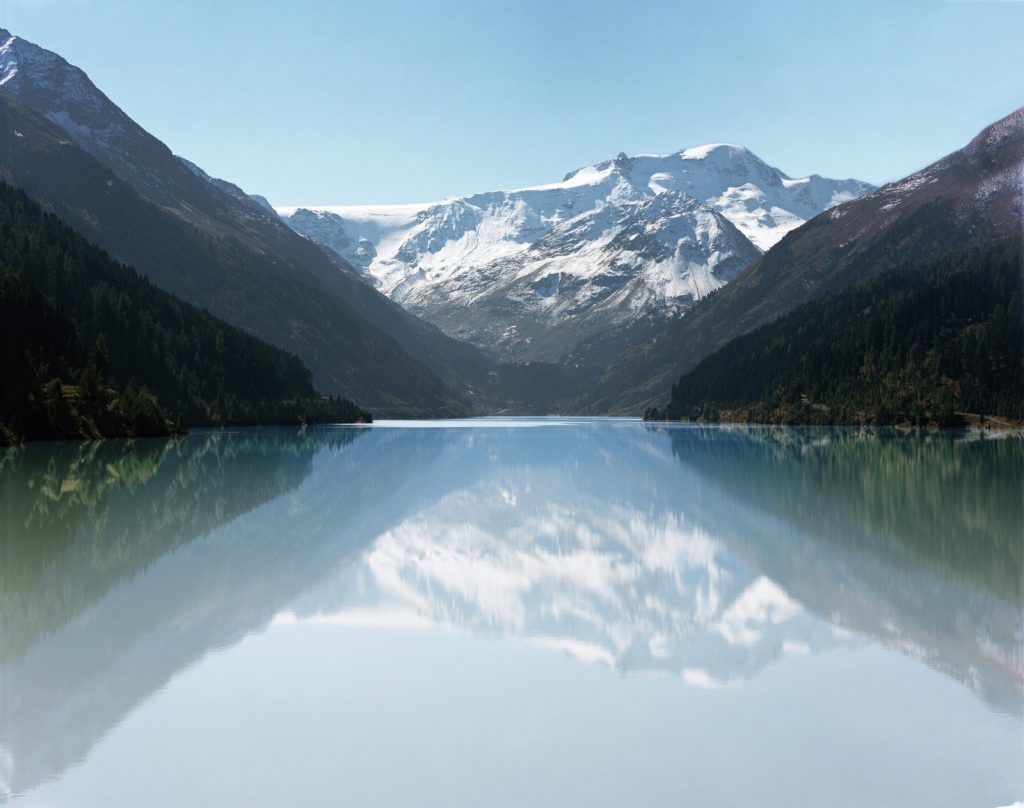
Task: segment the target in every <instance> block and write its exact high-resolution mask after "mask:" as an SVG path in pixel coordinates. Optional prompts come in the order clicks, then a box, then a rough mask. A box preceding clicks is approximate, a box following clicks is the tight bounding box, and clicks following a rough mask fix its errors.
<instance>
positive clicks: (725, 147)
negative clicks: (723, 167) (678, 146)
mask: <svg viewBox="0 0 1024 808" xmlns="http://www.w3.org/2000/svg"><path fill="white" fill-rule="evenodd" d="M679 156H680V157H682V158H683V159H684V160H706V159H708V158H709V157H712V156H714V157H717V158H719V159H726V160H734V159H736V158H739V157H748V156H753V153H752V152H751V151H750V149H748V148H747V147H746V146H740V145H739V144H737V143H705V144H704V145H703V146H692V147H690V148H689V149H682V150H681V151H680V152H679Z"/></svg>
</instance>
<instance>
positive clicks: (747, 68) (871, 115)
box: [0, 0, 1024, 205]
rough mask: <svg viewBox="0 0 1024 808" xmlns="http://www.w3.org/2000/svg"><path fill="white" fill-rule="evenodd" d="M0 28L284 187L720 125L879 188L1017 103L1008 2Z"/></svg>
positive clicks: (278, 9) (333, 13) (181, 138)
mask: <svg viewBox="0 0 1024 808" xmlns="http://www.w3.org/2000/svg"><path fill="white" fill-rule="evenodd" d="M0 25H2V26H4V27H7V28H9V29H11V30H12V31H13V32H14V33H16V34H18V35H20V36H23V37H25V38H27V39H30V40H32V41H34V42H37V43H38V44H40V45H43V46H45V47H47V48H50V49H51V50H55V51H57V52H59V53H61V54H62V55H63V56H65V57H66V58H67V59H69V60H70V61H72V62H74V63H75V64H77V65H78V66H80V67H82V68H83V69H84V70H85V71H86V72H87V73H89V75H90V76H91V77H92V79H93V80H94V81H95V82H96V83H97V84H98V85H99V86H100V87H101V89H103V90H104V91H105V92H106V93H107V94H108V95H109V96H110V97H111V98H112V99H113V100H114V101H115V102H117V103H118V104H119V105H120V106H121V107H122V108H123V109H124V110H125V111H126V112H128V114H129V115H131V116H132V117H133V118H135V119H136V120H137V121H138V122H139V123H141V124H142V125H143V126H144V127H146V128H147V129H148V130H150V131H151V132H153V133H154V134H155V135H157V136H158V137H159V138H161V139H162V140H163V141H164V142H165V143H167V144H168V145H169V146H170V147H171V148H172V149H173V150H174V151H175V152H177V153H179V154H182V155H184V156H186V157H188V158H189V159H191V160H193V161H195V162H196V163H198V164H199V165H201V166H202V167H203V168H205V169H206V170H207V171H209V172H210V173H212V174H215V175H217V176H221V177H224V178H226V179H230V180H232V181H234V182H237V183H238V184H240V185H242V187H244V188H245V189H246V190H248V191H250V192H258V193H262V194H265V195H266V196H268V197H269V198H270V199H271V201H272V202H274V204H279V205H293V204H332V203H333V204H349V203H360V202H365V203H381V202H415V201H426V200H431V199H437V198H441V197H445V196H451V195H462V194H467V193H472V192H474V191H483V190H491V189H496V188H512V187H521V186H524V185H532V184H537V183H542V182H550V181H554V180H557V179H560V178H561V177H562V176H563V175H564V174H565V173H566V172H567V171H570V170H572V169H574V168H577V167H579V166H582V165H586V164H589V163H593V162H597V161H600V160H603V159H607V158H608V157H612V156H614V155H615V154H617V153H618V152H620V151H625V152H627V153H638V152H669V151H673V150H676V149H679V148H683V147H686V146H692V145H697V144H701V143H707V142H718V141H725V142H733V143H742V144H744V145H746V146H748V147H749V148H750V149H752V150H753V151H754V152H755V153H757V154H758V155H759V156H761V157H762V158H763V159H765V160H766V161H767V162H769V163H771V164H773V165H776V166H778V167H779V168H781V169H782V170H783V171H786V172H787V173H789V174H790V175H792V176H802V175H804V174H808V173H812V172H816V173H819V174H824V175H826V176H834V177H857V178H859V179H866V180H870V181H872V182H876V183H878V182H883V181H886V180H889V179H894V178H897V177H900V176H903V175H905V174H907V173H909V172H911V171H913V170H915V169H917V168H920V167H921V166H923V165H925V164H927V163H929V162H931V161H932V160H934V159H936V158H938V157H940V156H941V155H943V154H945V153H947V152H949V151H951V150H953V149H955V148H958V147H959V146H961V145H963V144H964V143H965V142H966V141H967V140H969V139H970V138H971V137H972V136H973V135H974V134H975V133H976V132H977V131H978V130H979V129H981V128H982V127H983V126H985V125H986V124H987V123H990V122H991V121H993V120H995V119H997V118H999V117H1002V116H1003V115H1005V114H1007V113H1009V112H1010V111H1012V110H1013V109H1015V108H1017V107H1018V106H1021V105H1024V60H1022V57H1021V53H1022V50H1021V42H1022V41H1024V2H1014V0H883V1H882V2H869V1H868V0H856V2H854V1H853V0H850V2H829V1H828V0H807V1H806V2H805V1H804V0H773V1H772V2H768V1H767V0H765V2H758V0H706V1H702V2H696V1H695V2H683V1H682V0H676V1H675V2H669V1H668V0H663V1H662V2H654V1H653V0H632V1H631V2H628V3H627V2H602V0H589V1H586V2H585V1H583V0H543V1H542V0H372V1H371V0H360V2H348V1H347V0H346V1H338V2H327V0H324V1H323V2H313V1H312V0H289V1H288V2H282V0H245V2H242V1H241V0H238V2H225V1H224V0H175V2H159V3H158V2H148V1H147V2H140V0H0Z"/></svg>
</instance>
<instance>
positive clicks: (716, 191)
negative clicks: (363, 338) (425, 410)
mask: <svg viewBox="0 0 1024 808" xmlns="http://www.w3.org/2000/svg"><path fill="white" fill-rule="evenodd" d="M870 190H872V186H870V185H868V184H867V183H863V182H859V181H856V180H831V179H825V178H823V177H819V176H816V175H812V176H810V177H804V178H798V179H793V178H791V177H789V176H788V175H786V174H784V173H783V172H781V171H779V170H778V169H776V168H773V167H772V166H770V165H768V164H767V163H765V162H764V161H762V160H761V159H760V158H758V157H757V156H756V155H754V154H753V153H752V152H750V151H749V150H748V149H746V148H744V147H742V146H737V145H731V144H721V143H718V144H708V145H704V146H696V147H693V148H689V149H683V150H681V151H679V152H675V153H673V154H667V155H661V154H639V155H636V156H633V157H630V156H628V155H626V154H622V153H620V154H619V155H618V156H616V157H615V158H613V159H611V160H606V161H604V162H601V163H597V164H595V165H590V166H584V167H583V168H579V169H577V170H575V171H571V172H569V173H568V174H566V175H565V177H564V178H563V179H562V180H561V181H560V182H553V183H548V184H542V185H534V186H529V187H526V188H519V189H516V190H511V191H491V192H486V193H479V194H473V195H471V196H467V197H461V198H453V199H446V200H442V201H440V202H435V203H425V204H421V205H384V206H365V205H364V206H351V207H350V206H337V207H324V208H303V207H291V208H278V209H277V210H278V212H279V213H280V214H281V216H282V217H283V218H284V219H285V220H286V221H287V222H288V223H289V224H290V225H291V226H292V227H293V228H294V229H296V230H297V231H298V232H300V233H302V234H304V235H306V236H308V237H310V238H312V239H313V240H315V241H317V242H319V243H320V244H322V245H323V246H325V247H327V248H329V249H331V250H334V251H335V252H337V253H338V254H339V255H341V256H342V257H344V258H346V259H347V260H349V261H350V262H351V263H353V264H354V265H355V266H357V267H358V268H360V269H361V270H362V271H363V272H364V273H365V275H366V277H367V279H368V280H369V281H370V282H372V283H373V284H374V285H376V286H377V287H378V288H380V289H381V291H383V292H385V293H386V294H388V295H390V296H391V297H393V298H394V299H395V300H397V301H399V302H400V303H402V304H403V305H405V306H406V307H408V308H410V309H411V310H413V311H415V312H416V313H418V314H420V315H421V316H424V317H426V318H427V319H428V320H432V321H433V322H435V323H436V324H437V325H439V326H440V327H441V328H442V329H444V330H446V331H448V332H449V333H450V334H452V335H453V336H458V337H460V338H466V339H469V340H470V341H472V342H475V343H476V344H478V345H480V346H481V347H485V348H487V349H490V350H492V351H497V352H498V353H499V354H500V355H501V356H503V357H507V358H517V359H520V358H538V359H548V360H553V359H557V358H559V356H560V355H561V353H562V352H564V351H565V350H566V348H567V344H568V343H567V341H566V339H565V338H561V337H560V338H558V339H556V340H553V341H551V344H550V345H545V343H546V341H547V336H548V332H551V331H552V330H559V329H561V330H564V327H565V326H567V325H569V324H573V323H575V324H576V325H577V326H578V327H579V328H580V329H582V331H581V332H580V334H579V336H580V337H581V338H587V335H588V334H589V333H590V332H593V333H594V334H597V333H599V332H600V331H601V330H602V329H605V328H607V327H610V326H614V327H619V326H629V325H631V324H632V323H634V322H636V321H638V320H642V319H645V318H649V317H651V316H652V315H653V316H654V317H656V318H659V317H660V318H664V317H674V316H678V315H679V314H680V313H682V312H684V311H685V310H686V308H688V307H689V305H691V304H692V303H693V302H694V301H695V300H697V299H699V298H700V297H701V296H702V294H703V293H706V292H708V291H712V290H713V289H715V288H717V287H719V286H721V285H722V284H724V283H726V282H727V281H728V280H729V279H730V278H731V277H733V276H734V275H735V274H736V273H738V272H739V271H740V270H741V269H742V268H743V267H744V266H745V265H746V264H747V263H749V262H750V261H751V260H753V258H755V257H756V256H757V255H758V254H759V253H760V252H761V251H763V250H767V249H768V248H769V247H771V246H772V245H773V244H775V243H776V242H777V241H778V240H779V239H781V238H782V237H783V236H784V235H785V234H786V233H788V232H789V231H790V230H792V229H794V228H796V227H798V226H799V225H801V224H803V223H804V222H805V221H807V220H808V219H810V218H811V217H813V216H816V215H817V214H819V213H821V212H822V211H824V210H826V209H827V208H829V207H831V206H833V205H836V204H839V203H841V202H844V201H847V200H849V199H853V198H855V197H858V196H861V195H863V194H864V193H867V192H869V191H870ZM556 278H557V280H555V279H556ZM468 306H472V309H473V310H472V311H469V310H468V309H467V307H468ZM598 311H600V312H603V315H602V316H597V312H598ZM481 312H486V314H484V315H481V314H480V313H481ZM584 321H586V322H587V323H589V324H590V325H589V326H588V327H587V328H584V327H583V323H584ZM527 332H528V333H529V335H528V336H527Z"/></svg>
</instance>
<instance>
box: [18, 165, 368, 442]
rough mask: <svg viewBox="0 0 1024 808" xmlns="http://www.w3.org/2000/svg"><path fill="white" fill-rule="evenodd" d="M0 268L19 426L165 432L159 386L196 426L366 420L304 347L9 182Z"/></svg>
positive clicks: (85, 433) (59, 432)
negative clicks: (94, 237) (251, 329)
mask: <svg viewBox="0 0 1024 808" xmlns="http://www.w3.org/2000/svg"><path fill="white" fill-rule="evenodd" d="M0 272H3V273H4V274H5V275H6V276H8V280H7V281H6V282H5V284H4V287H5V290H4V291H5V294H4V306H5V309H4V311H5V317H4V322H3V328H4V340H3V351H4V355H5V357H6V361H5V363H4V368H5V373H4V385H3V395H2V396H0V432H7V433H8V435H9V437H13V438H25V439H30V440H31V439H46V438H62V437H67V438H72V437H73V438H95V437H99V436H101V435H102V436H125V435H145V434H167V429H168V428H167V426H166V424H165V420H166V418H165V417H164V415H163V414H162V413H160V412H158V411H157V405H156V402H154V401H152V400H151V399H152V394H155V395H156V397H157V400H158V401H159V408H160V409H162V411H163V412H165V413H167V415H168V416H169V417H170V418H173V419H175V420H178V421H180V422H183V423H185V424H188V425H211V424H225V423H228V424H244V423H298V422H299V421H300V420H304V421H309V420H331V421H354V420H368V419H369V415H368V414H367V413H365V412H362V411H361V410H359V409H358V408H356V407H355V406H354V405H353V404H352V403H351V402H350V401H347V400H337V399H325V398H323V397H321V396H319V395H318V394H317V393H316V391H315V390H314V389H313V385H312V383H311V381H310V372H309V370H308V369H307V368H306V367H305V366H304V365H303V364H302V362H301V361H300V360H299V359H298V358H297V357H295V356H294V355H292V354H288V353H285V352H284V351H281V350H280V349H278V348H274V347H272V346H270V345H267V344H266V343H264V342H262V341H260V340H258V339H256V338H255V337H253V336H250V335H249V334H246V333H244V332H242V331H240V330H239V329H237V328H234V327H232V326H230V325H228V324H227V323H225V322H223V321H222V320H218V319H217V318H215V317H214V316H212V315H211V314H209V313H207V312H205V311H201V310H199V309H196V308H195V307H193V306H190V305H188V304H186V303H182V302H181V301H180V300H177V299H176V298H174V297H173V296H172V295H170V294H169V293H167V292H164V291H162V290H160V289H157V288H155V287H154V286H153V285H152V284H151V283H149V282H148V281H146V280H145V279H143V278H141V277H139V275H138V274H137V273H136V272H135V271H134V270H132V269H130V268H129V267H125V266H121V265H119V264H117V263H116V262H115V261H113V260H111V259H110V257H109V256H107V255H106V254H105V253H103V251H102V250H100V249H98V248H97V247H95V246H93V245H91V244H89V243H88V242H87V241H86V240H85V239H84V238H82V237H81V236H80V235H78V234H77V233H75V232H74V231H72V230H71V229H70V228H69V227H68V226H67V225H66V224H64V223H63V222H61V221H60V220H59V219H58V218H57V217H56V216H54V215H53V214H49V213H45V212H44V211H43V210H42V209H41V208H40V206H39V205H38V204H36V203H35V202H33V201H32V200H30V199H29V198H28V197H27V196H26V195H25V194H24V192H22V191H19V190H16V189H14V188H12V187H11V186H9V185H7V184H5V183H0ZM90 346H93V347H92V349H91V350H89V351H87V350H86V348H89V347H90ZM54 380H57V383H55V382H54ZM114 385H116V386H117V388H118V389H114V390H111V389H109V388H111V387H112V386H114ZM140 387H141V388H142V390H140V389H139V388H140ZM62 388H73V389H62Z"/></svg>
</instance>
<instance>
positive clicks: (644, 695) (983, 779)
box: [0, 418, 1024, 808]
mask: <svg viewBox="0 0 1024 808" xmlns="http://www.w3.org/2000/svg"><path fill="white" fill-rule="evenodd" d="M1022 470H1024V441H1022V440H1020V439H1018V438H1005V439H992V438H987V439H986V438H981V437H979V436H978V435H976V434H946V433H939V434H927V433H921V434H900V433H896V432H888V433H875V432H870V431H863V430H826V429H773V428H724V427H723V428H715V427H697V426H687V425H678V426H666V425H650V424H644V423H641V422H639V421H632V420H614V419H555V418H552V419H484V420H474V421H454V422H405V423H402V422H398V423H387V422H385V423H380V424H376V425H374V426H372V427H320V428H310V429H305V430H298V429H251V430H226V431H197V432H194V433H192V434H191V435H189V436H188V437H186V438H179V439H171V440H137V441H104V442H100V443H93V444H53V445H30V446H27V447H24V448H18V449H11V450H6V451H4V452H2V453H0V506H2V512H0V531H2V534H0V541H2V542H3V544H2V547H0V562H2V569H0V584H2V586H0V766H2V778H0V788H2V792H0V802H4V801H6V803H7V804H9V805H11V806H18V807H19V808H20V807H21V806H25V807H26V808H27V806H48V807H49V808H53V806H76V807H77V806H97V807H100V806H102V808H118V807H119V806H132V807H133V808H137V807H138V806H175V807H176V808H178V807H180V806H218V808H225V807H227V806H247V807H248V808H252V807H253V806H283V805H294V806H303V807H304V808H305V807H307V806H338V805H344V804H351V805H358V806H489V807H490V806H527V805H529V806H541V805H544V806H547V805H550V806H627V805H633V806H668V805H673V806H675V805H690V806H702V807H706V806H759V808H760V807H761V806H786V808H794V807H795V806H815V807H816V808H817V807H818V806H828V807H829V808H841V807H842V806H857V807H858V808H861V807H862V806H872V808H882V807H883V806H900V807H901V808H903V807H904V806H914V805H920V806H931V807H932V808H937V807H939V806H951V807H953V806H986V807H988V808H996V806H1003V805H1008V804H1011V803H1013V802H1014V801H1015V800H1022V799H1024V651H1022V647H1024V618H1022V580H1021V576H1022V572H1021V571H1022V543H1024V538H1022V530H1024V515H1022V508H1024V505H1022V496H1021V492H1022V484H1024V474H1022Z"/></svg>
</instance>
